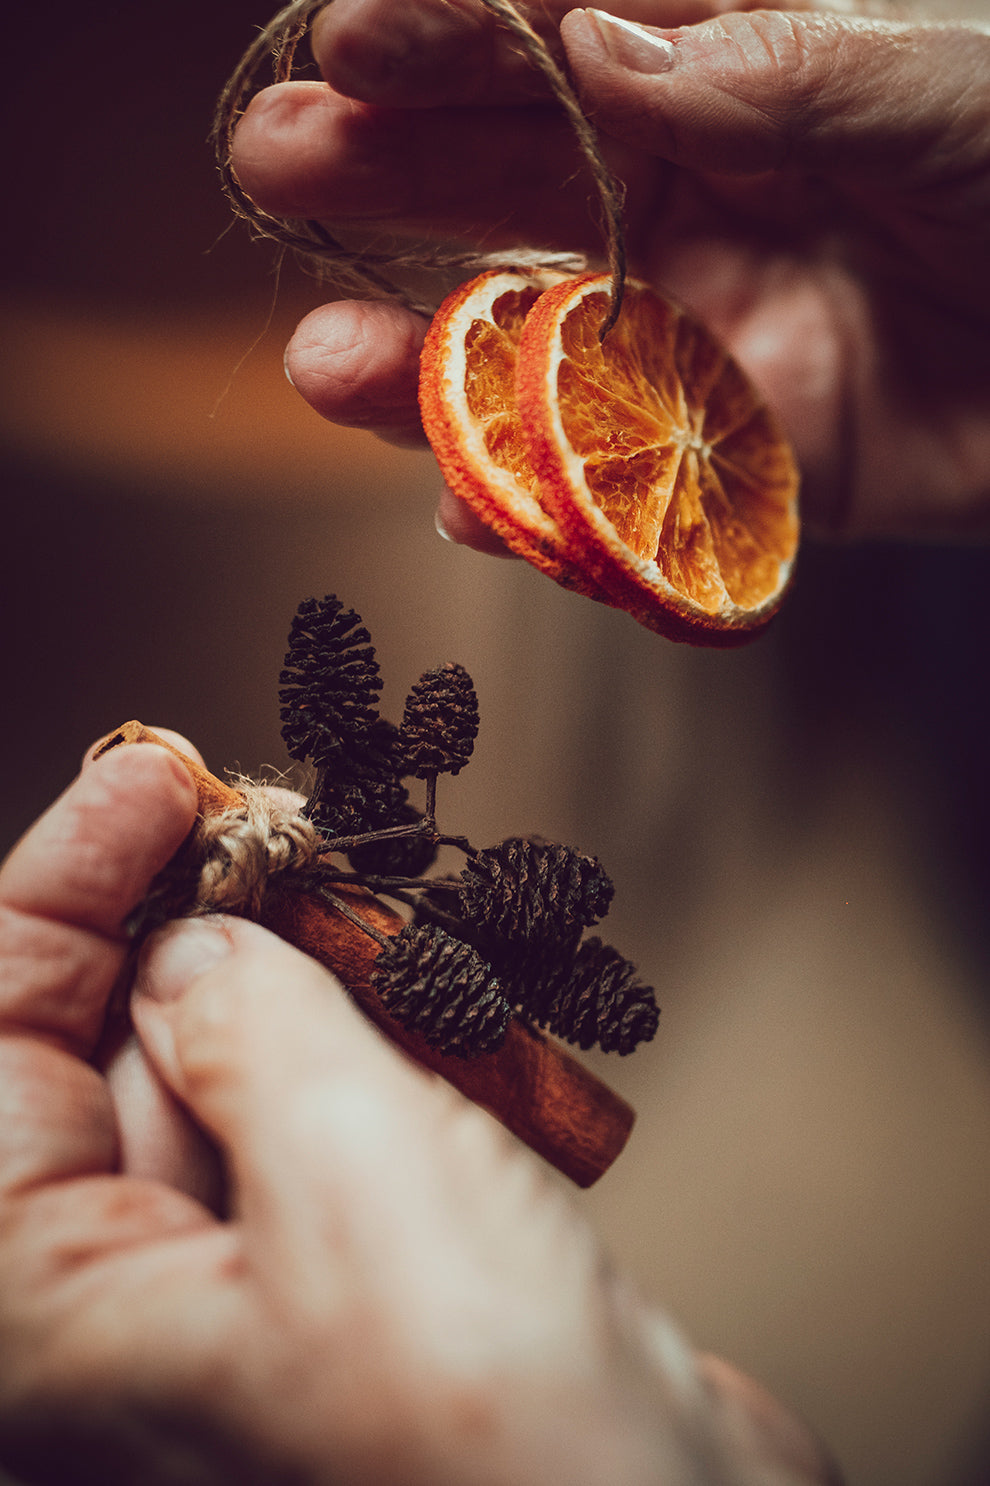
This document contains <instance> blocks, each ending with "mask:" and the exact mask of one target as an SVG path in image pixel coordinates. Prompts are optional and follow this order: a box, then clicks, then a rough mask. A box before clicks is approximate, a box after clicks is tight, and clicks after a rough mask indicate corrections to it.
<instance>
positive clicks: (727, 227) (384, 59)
mask: <svg viewBox="0 0 990 1486" xmlns="http://www.w3.org/2000/svg"><path fill="white" fill-rule="evenodd" d="M522 9H523V10H524V11H526V12H527V13H528V14H529V15H530V17H531V18H532V20H533V23H534V25H536V26H537V27H538V29H540V30H541V32H542V33H543V34H544V36H545V37H546V39H547V40H548V41H550V43H551V44H552V46H553V48H554V50H555V51H556V53H557V55H558V57H559V59H560V60H562V61H563V62H564V63H565V64H566V66H567V67H568V68H569V71H570V75H571V78H572V80H573V82H574V84H575V86H576V88H577V90H578V92H579V94H580V97H581V99H582V103H583V106H584V107H585V110H586V111H587V113H588V114H589V115H590V117H592V119H593V120H594V122H595V124H596V125H597V127H598V129H599V131H600V137H601V141H602V144H603V147H604V149H605V152H606V155H607V156H608V158H609V160H610V163H611V165H612V167H613V169H614V170H615V172H616V173H617V175H618V176H619V177H620V178H621V179H622V180H623V181H624V182H625V185H626V187H627V208H626V227H627V235H628V245H629V249H630V259H631V265H632V268H633V270H634V272H636V273H637V274H638V275H639V276H641V277H644V278H646V279H648V280H650V281H652V282H655V283H657V284H658V285H661V286H664V287H666V288H667V289H668V290H669V291H670V292H672V293H673V294H674V296H675V297H677V298H680V299H681V300H683V301H684V302H686V303H687V304H688V305H689V306H690V307H692V308H693V309H694V310H696V311H697V312H698V313H699V314H700V315H701V317H702V318H703V319H705V320H707V321H708V323H709V324H710V325H711V326H712V327H713V329H715V330H716V331H717V332H719V333H720V334H721V335H722V336H723V337H724V338H725V339H726V340H727V342H728V343H729V344H730V346H731V347H732V348H733V350H734V351H735V352H736V353H737V355H738V357H739V359H740V360H741V362H742V363H743V365H744V366H745V367H746V368H747V369H748V370H749V372H750V373H751V374H752V375H753V377H754V378H755V379H756V381H757V383H758V384H759V385H760V386H761V387H762V389H763V390H764V391H765V393H766V395H767V396H768V398H769V399H770V401H771V403H772V404H773V405H774V406H775V407H776V408H777V410H778V411H779V413H780V414H781V416H782V418H783V420H784V422H785V424H786V426H787V428H788V430H789V433H790V435H791V437H792V439H793V441H794V443H795V446H796V450H797V453H798V457H799V460H800V463H801V465H802V469H803V472H804V512H805V516H806V519H807V520H808V522H809V524H810V526H811V527H812V528H817V529H818V530H819V531H825V532H831V533H841V534H847V535H853V536H856V535H865V534H870V533H874V534H875V533H894V534H911V535H926V534H933V533H940V534H941V533H948V534H956V535H961V534H969V533H971V532H974V531H975V532H980V533H985V532H986V531H987V530H988V529H990V349H988V348H990V335H988V332H990V275H988V274H987V272H986V264H987V262H988V256H990V255H988V250H990V107H988V103H987V98H988V94H990V32H988V31H987V30H986V29H985V28H982V29H981V28H980V27H978V26H975V25H944V26H939V25H922V24H918V23H899V22H894V21H888V20H885V19H883V18H880V17H875V18H872V19H864V18H862V17H857V16H855V15H853V14H851V13H849V8H848V7H844V8H843V10H842V11H841V12H839V11H836V12H831V13H830V12H829V11H828V10H826V9H822V10H818V11H810V10H805V8H804V7H803V6H800V5H799V6H797V7H791V8H788V9H787V10H786V11H785V10H782V9H779V8H778V9H775V8H768V9H762V10H759V11H752V12H751V13H740V11H739V10H729V9H728V8H727V7H725V6H723V5H720V4H717V3H716V4H714V5H712V4H708V3H705V0H626V3H624V4H621V5H619V4H617V5H615V6H614V7H613V9H614V11H615V12H616V13H618V14H620V15H622V16H625V17H628V18H630V19H633V20H636V21H638V22H640V23H641V24H645V25H646V26H647V27H648V28H650V31H651V32H652V34H653V35H654V36H655V37H658V38H659V39H660V40H661V42H664V41H666V42H668V43H669V44H668V45H667V46H666V47H664V46H662V45H661V46H657V47H654V48H652V53H651V52H650V48H649V47H648V46H647V48H646V53H645V54H644V53H643V47H642V45H640V47H639V52H638V53H637V55H635V56H633V57H632V58H631V59H630V56H629V54H628V45H629V41H628V33H626V34H625V36H623V35H619V36H618V37H617V36H616V34H615V31H614V28H613V29H612V31H611V33H610V39H609V40H608V41H605V40H603V28H602V24H601V23H600V22H598V21H596V19H595V17H594V15H593V14H592V13H590V12H587V11H581V10H570V9H569V7H568V6H567V5H566V4H561V3H560V0H549V3H546V4H541V5H530V6H525V5H524V6H523V7H522ZM742 10H743V11H745V10H746V7H745V6H744V7H742ZM623 47H625V48H626V50H623ZM314 51H315V56H316V59H317V61H318V63H319V67H320V70H321V71H322V74H323V77H324V78H325V79H326V82H325V84H324V83H320V82H291V83H286V84H282V85H280V86H278V87H275V88H271V89H268V90H266V91H264V92H262V93H261V94H259V95H258V96H257V97H256V98H255V99H254V101H253V102H252V104H251V106H250V108H249V109H248V111H247V113H246V115H245V117H244V119H243V120H242V122H241V124H240V126H239V129H238V132H237V135H236V139H235V155H234V165H235V169H236V171H237V174H238V176H239V178H240V180H241V182H242V184H243V185H244V187H245V188H246V190H247V191H248V193H249V194H250V195H251V196H252V197H253V198H254V199H255V200H256V201H257V202H258V203H259V204H260V205H261V206H263V207H264V208H266V209H267V210H269V211H271V212H274V213H276V214H285V215H291V216H309V217H316V218H321V219H323V220H324V221H325V222H327V223H328V224H329V225H330V226H334V225H336V226H338V227H340V226H342V225H343V226H346V225H347V224H352V225H353V224H367V223H373V222H383V223H385V224H387V225H388V226H391V227H395V228H399V229H404V228H412V229H415V230H417V231H420V232H425V233H427V234H432V235H436V236H438V237H442V236H444V235H448V236H449V235H450V234H452V233H455V232H456V233H457V234H458V235H460V236H462V237H465V238H467V239H468V240H473V241H476V242H478V243H484V245H485V246H486V247H494V246H498V245H505V244H512V243H519V242H522V243H528V244H533V245H537V244H538V245H542V246H547V247H557V248H566V249H574V248H588V249H591V250H592V251H595V250H600V247H601V237H600V230H599V228H598V226H597V223H596V204H595V200H594V193H593V190H592V187H591V186H590V183H589V180H588V177H587V175H586V174H584V173H583V172H582V170H581V168H580V165H579V164H578V157H577V156H576V153H575V145H574V140H573V136H572V134H571V132H570V126H569V125H568V124H567V123H566V122H565V121H564V120H563V118H562V116H561V114H560V111H559V109H558V108H557V107H556V106H555V105H554V104H553V103H551V102H549V101H548V100H547V99H546V98H545V97H544V96H543V95H542V93H541V88H540V83H539V82H538V81H537V79H536V77H535V75H534V73H533V71H532V69H531V68H530V67H529V65H528V63H527V62H525V61H524V60H523V59H522V58H521V57H520V56H519V54H518V49H517V48H516V47H514V46H513V45H512V44H511V43H510V42H509V41H507V39H506V36H505V33H504V32H503V31H502V30H500V29H499V28H498V27H496V25H495V24H494V22H493V19H492V17H491V16H490V14H489V13H488V12H487V11H486V10H484V8H483V7H482V6H481V5H480V4H479V3H478V0H455V3H448V0H334V3H333V5H331V6H330V7H329V8H328V9H327V10H325V11H324V12H322V13H321V14H320V16H319V17H318V19H317V22H316V26H315V33H314ZM641 54H643V55H646V54H649V55H646V60H645V61H643V60H642V55H641ZM630 60H631V62H632V65H630ZM658 64H659V65H660V66H661V67H662V68H663V70H661V71H656V70H653V71H644V70H643V69H644V67H650V68H654V69H655V68H656V66H657V65H658ZM424 328H425V327H424V325H423V323H422V321H420V320H419V319H418V318H417V317H415V316H413V315H410V314H409V313H407V312H406V311H404V310H402V309H399V308H396V307H394V306H382V305H375V306H368V305H362V304H356V303H336V304H332V305H329V306H327V307H325V308H323V309H321V310H318V311H316V312H314V313H313V314H312V315H310V316H309V317H308V318H307V319H306V320H305V321H304V322H303V324H302V325H301V326H300V327H299V330H298V332H297V334H296V336H295V338H294V340H293V342H292V344H291V345H290V347H289V350H288V355H287V368H288V370H289V373H290V376H291V377H292V380H293V381H294V383H295V385H296V387H297V388H298V389H299V391H300V392H301V394H302V395H303V396H304V397H305V398H306V399H307V400H308V401H309V402H310V403H311V404H312V406H313V407H314V408H316V410H317V411H318V412H320V413H321V414H322V415H323V416H324V417H326V418H329V419H330V420H331V421H335V422H338V423H345V424H354V425H357V426H361V427H366V428H370V429H373V430H375V431H377V432H379V433H381V434H382V435H383V436H384V437H386V438H389V439H392V440H393V441H399V442H413V443H415V442H418V441H419V440H421V438H422V433H421V430H420V428H419V421H418V414H417V410H416V402H415V386H416V363H417V356H418V351H419V346H420V344H421V341H422V336H423V333H424ZM441 515H442V519H443V523H444V525H445V526H446V527H447V529H448V533H449V534H450V535H451V536H453V537H455V538H457V539H460V540H467V541H470V542H472V543H473V544H474V545H478V546H482V547H489V548H491V547H492V546H493V543H492V542H491V540H490V539H487V538H486V536H485V534H484V533H483V532H480V531H479V530H478V528H477V524H476V523H475V522H474V520H473V518H471V517H470V516H468V515H467V514H466V513H464V512H462V511H459V510H458V509H457V507H456V505H455V504H454V502H453V498H452V497H450V496H449V494H448V495H447V496H446V497H445V500H444V502H443V504H442V508H441Z"/></svg>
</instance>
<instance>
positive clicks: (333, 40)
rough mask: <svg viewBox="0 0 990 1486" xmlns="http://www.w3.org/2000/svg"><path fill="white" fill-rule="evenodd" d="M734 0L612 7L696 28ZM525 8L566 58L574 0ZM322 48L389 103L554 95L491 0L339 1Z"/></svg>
mask: <svg viewBox="0 0 990 1486" xmlns="http://www.w3.org/2000/svg"><path fill="white" fill-rule="evenodd" d="M731 3H732V0H660V3H659V4H658V3H657V0H620V3H618V4H615V5H613V6H611V7H610V8H611V9H612V10H614V11H615V12H616V14H618V15H621V16H625V17H626V18H627V19H629V20H632V21H637V20H639V21H648V22H652V23H653V24H654V25H663V26H687V25H691V24H692V23H693V22H695V21H699V20H705V19H707V18H708V17H709V16H712V15H718V14H720V13H721V12H722V11H723V10H726V9H728V8H729V6H730V4H731ZM517 8H518V10H519V11H520V13H521V14H522V16H523V17H524V19H525V20H526V21H528V23H529V25H530V26H532V28H533V30H534V31H535V32H536V34H537V35H538V36H539V37H540V38H541V39H542V40H543V41H544V42H545V43H546V45H547V47H548V48H549V50H550V53H551V55H552V56H553V57H554V59H555V60H556V61H557V62H558V63H559V62H561V61H563V50H562V48H561V45H560V38H559V36H558V29H557V28H558V26H559V24H560V21H561V19H562V18H563V16H564V15H565V14H566V13H567V12H568V11H569V10H571V9H572V6H571V3H570V0H543V3H541V4H538V5H525V4H523V5H520V6H518V7H517ZM734 8H737V7H734ZM744 8H746V7H744ZM312 46H313V55H314V57H315V59H316V61H317V64H318V66H319V68H320V71H321V72H322V74H323V76H324V78H325V79H326V81H327V82H328V83H329V84H330V86H331V87H332V88H333V89H334V90H335V91H336V92H338V93H342V94H344V95H345V96H346V97H349V98H357V99H361V100H363V101H364V102H366V103H378V104H383V105H386V106H387V107H389V108H418V107H429V108H437V107H440V106H444V105H447V106H449V105H458V104H486V103H498V104H505V103H518V102H522V101H528V100H532V99H534V98H538V97H543V96H545V94H546V84H545V82H544V80H543V77H542V75H541V74H540V72H539V71H538V70H537V69H536V68H535V67H534V65H533V63H532V61H531V60H530V58H529V57H528V56H527V54H526V52H525V50H524V48H523V47H522V46H521V45H520V42H519V39H518V38H517V37H516V36H515V35H514V34H513V33H512V31H510V30H509V28H508V27H507V26H506V24H505V21H504V19H501V18H500V17H498V16H497V15H496V14H495V13H494V11H492V10H491V9H490V8H489V7H488V6H486V5H485V4H483V3H482V0H412V3H410V0H334V4H333V5H329V6H327V8H326V9H325V10H323V11H322V12H321V13H320V15H319V16H318V17H317V19H316V21H315V23H314V26H313V33H312Z"/></svg>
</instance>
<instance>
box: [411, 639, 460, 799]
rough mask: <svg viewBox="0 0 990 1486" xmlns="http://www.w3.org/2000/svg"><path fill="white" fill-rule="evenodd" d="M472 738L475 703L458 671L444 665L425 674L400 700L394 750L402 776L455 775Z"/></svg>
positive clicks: (455, 667)
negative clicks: (403, 701)
mask: <svg viewBox="0 0 990 1486" xmlns="http://www.w3.org/2000/svg"><path fill="white" fill-rule="evenodd" d="M477 736H478V698H477V695H476V694H475V690H474V683H473V682H472V680H471V677H470V676H469V675H468V673H467V671H466V670H465V669H464V667H463V666H461V665H458V664H457V663H456V661H450V662H449V663H448V664H447V665H444V666H435V667H434V668H433V670H431V671H426V672H425V673H424V675H422V676H421V677H420V679H419V680H418V681H417V683H416V685H415V686H414V687H413V689H412V691H411V692H410V693H409V696H408V697H407V699H406V706H405V712H404V713H403V717H402V726H401V728H400V729H399V745H400V748H401V751H402V758H403V772H404V773H405V774H414V775H416V777H417V778H419V779H426V778H427V777H428V776H429V775H431V774H459V773H460V771H461V769H462V768H463V767H464V765H465V764H466V763H467V761H468V759H469V758H470V757H471V754H472V752H473V751H474V740H475V738H476V737H477Z"/></svg>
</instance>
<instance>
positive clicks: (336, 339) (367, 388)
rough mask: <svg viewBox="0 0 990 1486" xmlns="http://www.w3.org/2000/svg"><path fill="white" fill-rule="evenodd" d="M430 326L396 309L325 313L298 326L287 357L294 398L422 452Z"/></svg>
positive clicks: (328, 308) (349, 307) (356, 307)
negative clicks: (423, 365) (423, 361)
mask: <svg viewBox="0 0 990 1486" xmlns="http://www.w3.org/2000/svg"><path fill="white" fill-rule="evenodd" d="M426 329H427V321H426V320H425V319H424V318H423V317H422V316H420V315H414V314H412V313H411V311H409V310H406V309H404V308H403V307H402V306H401V305H398V304H384V303H375V304H358V303H354V302H351V301H343V302H339V303H336V304H329V305H324V306H323V308H322V309H318V310H314V311H313V312H312V313H311V314H309V315H307V316H306V318H305V319H304V320H303V321H302V323H301V324H300V325H299V326H298V328H297V330H296V332H295V334H294V336H293V337H292V340H291V341H290V342H289V346H288V349H287V350H286V353H285V369H286V373H287V375H288V378H289V380H290V382H291V383H292V385H293V387H295V388H296V390H297V392H299V393H300V394H301V396H302V397H304V398H305V399H306V401H307V402H308V403H309V405H310V407H312V408H314V409H315V410H316V412H318V413H319V414H320V415H321V416H322V417H324V418H328V419H329V420H330V422H331V423H341V424H344V425H345V426H346V427H348V428H366V429H370V430H371V431H372V432H374V433H376V434H378V435H379V436H380V437H381V438H384V439H387V440H388V441H389V442H391V443H396V444H409V445H425V443H426V438H425V435H424V433H423V428H422V425H421V423H420V418H419V395H418V388H419V355H420V351H421V349H422V345H423V337H424V336H425V334H426Z"/></svg>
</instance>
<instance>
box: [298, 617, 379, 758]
mask: <svg viewBox="0 0 990 1486" xmlns="http://www.w3.org/2000/svg"><path fill="white" fill-rule="evenodd" d="M370 642H371V636H370V635H369V633H368V631H367V630H366V629H365V628H364V626H363V625H362V623H361V619H360V616H359V615H358V614H356V613H355V612H354V610H353V609H347V610H345V609H344V606H343V604H342V603H341V601H340V600H339V599H338V598H337V597H336V595H335V594H327V596H326V597H325V598H323V599H313V598H310V599H305V600H304V601H303V603H302V604H300V606H299V609H298V610H297V612H296V615H295V617H294V619H293V621H292V626H291V629H290V631H289V649H288V653H287V654H286V657H285V666H284V669H283V670H282V672H281V673H280V675H279V685H280V688H281V689H280V691H279V701H280V702H281V704H282V706H281V713H280V715H281V719H282V737H283V738H284V739H285V746H286V748H287V749H288V751H289V754H290V756H291V757H292V758H294V759H298V760H300V762H305V761H306V760H310V761H311V762H312V763H314V764H315V765H316V766H317V767H318V768H322V767H325V766H326V765H328V764H329V763H331V762H332V761H336V760H338V759H339V757H340V755H341V753H342V752H343V751H344V750H345V749H347V748H348V747H349V746H353V745H354V744H356V743H359V742H360V741H362V740H363V739H364V738H365V737H366V735H367V733H368V731H369V729H370V728H372V726H373V725H374V723H375V722H376V721H377V719H378V711H377V702H378V696H379V693H380V691H381V686H382V683H381V675H380V672H379V669H378V662H377V660H376V659H375V651H374V647H373V646H372V645H371V643H370Z"/></svg>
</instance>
